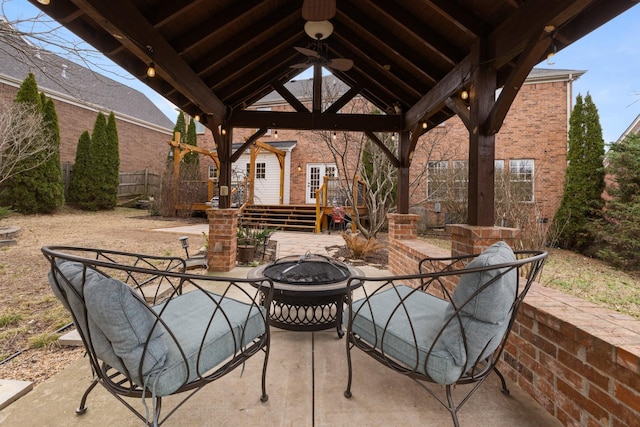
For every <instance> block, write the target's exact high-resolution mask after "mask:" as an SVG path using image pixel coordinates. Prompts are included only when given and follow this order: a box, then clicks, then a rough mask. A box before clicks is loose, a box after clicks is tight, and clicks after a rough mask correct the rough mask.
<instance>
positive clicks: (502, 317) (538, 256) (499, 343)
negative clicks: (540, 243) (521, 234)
mask: <svg viewBox="0 0 640 427" xmlns="http://www.w3.org/2000/svg"><path fill="white" fill-rule="evenodd" d="M546 257H547V253H546V252H540V251H520V252H513V251H512V249H511V248H510V247H509V245H507V244H506V243H505V242H497V243H495V244H493V245H491V246H490V247H489V248H487V249H486V250H485V251H483V252H482V253H481V254H478V255H472V256H462V257H454V258H449V259H448V260H446V261H445V263H444V265H445V266H444V268H442V264H441V265H440V267H439V268H440V271H441V272H443V273H444V272H452V271H455V272H456V274H455V276H454V277H451V276H446V277H447V279H452V278H455V279H459V280H457V283H455V282H456V280H438V281H437V283H438V284H439V287H440V289H439V291H438V292H437V293H438V294H440V295H445V298H446V299H447V300H449V306H448V307H447V310H446V312H445V326H444V328H443V330H442V340H443V343H444V344H445V346H446V348H447V349H448V350H449V352H450V353H451V355H452V357H453V358H454V360H455V362H456V365H458V366H464V372H467V370H469V369H471V372H473V373H474V374H473V375H475V374H477V369H478V365H480V367H479V369H481V370H483V369H487V368H488V366H493V364H495V362H497V359H498V358H499V356H500V355H501V353H502V351H503V349H504V345H505V344H506V340H507V338H508V336H509V334H510V332H511V328H512V326H513V323H514V321H515V317H516V315H517V313H518V310H519V307H520V305H521V303H522V300H523V299H524V297H525V296H526V294H527V293H528V291H529V289H530V287H531V285H532V284H533V282H534V281H535V279H536V278H537V277H538V276H539V274H540V273H541V270H542V267H543V265H544V262H545V260H546ZM427 262H428V263H429V264H430V265H431V266H432V268H434V267H433V266H435V265H436V264H438V261H437V260H434V259H428V260H423V262H421V264H420V269H421V270H422V271H423V273H424V274H426V275H427V277H428V278H429V280H431V279H433V278H434V271H436V272H437V271H438V269H437V268H434V269H432V270H431V272H429V273H427V272H425V271H424V270H425V263H427ZM462 265H464V267H462ZM461 267H462V269H461V270H460V269H459V268H461ZM435 274H436V275H437V273H435ZM423 280H424V278H423ZM423 283H424V282H423ZM433 283H434V282H433V281H429V284H428V285H427V286H426V288H427V289H428V288H429V286H430V285H432V284H433ZM452 283H455V287H454V289H453V293H451V284H452ZM431 287H432V286H431ZM432 290H434V291H435V289H433V287H432ZM487 358H490V359H491V363H489V364H488V365H487V364H485V363H484V362H485V361H486V359H487Z"/></svg>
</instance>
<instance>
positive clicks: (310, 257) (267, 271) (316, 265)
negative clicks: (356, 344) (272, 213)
mask: <svg viewBox="0 0 640 427" xmlns="http://www.w3.org/2000/svg"><path fill="white" fill-rule="evenodd" d="M351 276H362V271H361V270H360V269H358V268H355V267H352V266H349V265H346V264H344V263H342V262H339V261H337V260H334V259H332V258H330V257H327V256H323V255H317V254H311V253H307V254H305V255H296V256H288V257H284V258H280V259H278V260H276V261H273V262H271V263H269V264H265V265H262V266H259V267H256V268H252V269H251V270H249V272H248V273H247V277H248V278H249V279H255V278H258V277H268V278H270V279H271V280H273V283H274V294H273V301H272V303H271V307H268V308H269V319H270V321H271V324H272V325H273V326H276V327H278V328H281V329H287V330H292V331H319V330H323V329H329V328H332V327H336V329H337V331H338V336H339V337H342V335H343V332H342V311H343V305H344V299H345V296H346V294H347V281H348V280H349V278H350V277H351ZM352 285H355V286H356V287H357V286H361V285H362V283H361V282H357V283H355V284H354V283H352ZM352 288H353V286H352Z"/></svg>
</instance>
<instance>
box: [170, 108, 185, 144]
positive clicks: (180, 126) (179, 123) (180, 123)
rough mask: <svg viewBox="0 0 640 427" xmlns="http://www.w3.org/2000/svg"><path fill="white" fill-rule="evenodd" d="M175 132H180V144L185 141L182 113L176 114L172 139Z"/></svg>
mask: <svg viewBox="0 0 640 427" xmlns="http://www.w3.org/2000/svg"><path fill="white" fill-rule="evenodd" d="M176 132H180V142H186V141H187V122H186V121H185V119H184V113H183V112H182V111H180V113H179V114H178V118H177V120H176V125H175V126H174V127H173V134H174V138H175V133H176Z"/></svg>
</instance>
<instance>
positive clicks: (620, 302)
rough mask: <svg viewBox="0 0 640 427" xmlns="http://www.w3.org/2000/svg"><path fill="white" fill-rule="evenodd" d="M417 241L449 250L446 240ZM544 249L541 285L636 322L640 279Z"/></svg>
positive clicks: (597, 262) (592, 261)
mask: <svg viewBox="0 0 640 427" xmlns="http://www.w3.org/2000/svg"><path fill="white" fill-rule="evenodd" d="M421 239H423V240H424V241H426V242H428V243H431V244H433V245H436V246H438V247H441V248H443V249H447V250H450V249H451V241H450V240H448V239H441V238H440V239H439V238H430V237H421ZM546 250H547V251H548V252H549V257H548V258H547V262H546V263H545V265H544V269H543V271H542V275H541V276H540V279H539V283H540V284H541V285H543V286H545V287H547V288H551V289H556V290H559V291H561V292H564V293H565V294H567V295H572V296H575V297H577V298H580V299H582V300H585V301H590V302H592V303H594V304H598V305H600V306H602V307H606V308H608V309H610V310H614V311H617V312H619V313H623V314H627V315H630V316H633V317H635V318H638V319H640V276H638V275H633V274H630V273H627V272H624V271H621V270H618V269H616V268H615V267H612V266H610V265H608V264H606V263H604V262H602V261H600V260H597V259H593V258H588V257H585V256H583V255H580V254H576V253H574V252H571V251H566V250H561V249H546Z"/></svg>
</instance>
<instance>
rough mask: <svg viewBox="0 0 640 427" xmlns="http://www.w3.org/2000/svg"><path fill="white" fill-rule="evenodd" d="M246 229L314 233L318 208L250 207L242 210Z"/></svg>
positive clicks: (293, 206)
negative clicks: (272, 229)
mask: <svg viewBox="0 0 640 427" xmlns="http://www.w3.org/2000/svg"><path fill="white" fill-rule="evenodd" d="M240 223H241V224H242V226H244V227H256V228H274V229H277V230H283V231H305V232H311V233H313V232H314V231H315V224H316V207H315V206H313V205H286V206H285V205H249V206H245V208H244V209H243V210H242V217H241V220H240Z"/></svg>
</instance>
